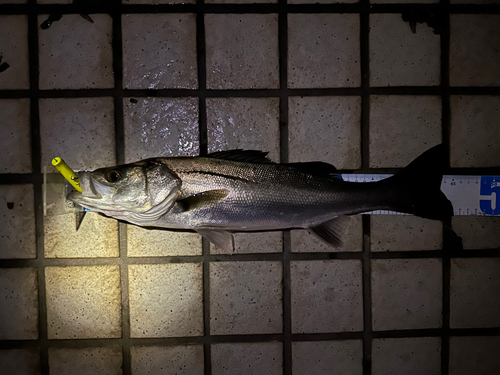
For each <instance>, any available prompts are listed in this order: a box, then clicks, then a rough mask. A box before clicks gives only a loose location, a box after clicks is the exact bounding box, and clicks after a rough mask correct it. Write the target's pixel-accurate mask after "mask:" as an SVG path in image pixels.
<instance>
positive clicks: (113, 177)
mask: <svg viewBox="0 0 500 375" xmlns="http://www.w3.org/2000/svg"><path fill="white" fill-rule="evenodd" d="M121 178H122V174H121V172H120V171H117V170H115V169H113V170H111V171H109V172H108V173H107V174H106V180H108V181H109V182H117V181H120V180H121Z"/></svg>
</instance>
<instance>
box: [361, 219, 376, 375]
mask: <svg viewBox="0 0 500 375" xmlns="http://www.w3.org/2000/svg"><path fill="white" fill-rule="evenodd" d="M362 220H363V261H362V267H363V323H364V331H363V374H364V375H369V374H371V372H372V369H371V364H372V338H373V330H372V296H371V249H370V216H369V215H363V217H362Z"/></svg>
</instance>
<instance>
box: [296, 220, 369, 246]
mask: <svg viewBox="0 0 500 375" xmlns="http://www.w3.org/2000/svg"><path fill="white" fill-rule="evenodd" d="M291 239H292V252H294V253H335V252H339V251H349V252H351V251H352V252H354V251H363V224H362V219H361V215H356V216H352V217H351V221H350V223H349V226H348V227H347V229H346V233H345V236H344V239H343V240H344V245H343V246H342V247H340V248H336V247H333V246H330V245H328V244H327V243H325V242H324V241H322V240H320V239H319V238H318V237H316V236H315V235H312V234H310V233H309V232H307V231H306V230H302V229H299V230H292V231H291Z"/></svg>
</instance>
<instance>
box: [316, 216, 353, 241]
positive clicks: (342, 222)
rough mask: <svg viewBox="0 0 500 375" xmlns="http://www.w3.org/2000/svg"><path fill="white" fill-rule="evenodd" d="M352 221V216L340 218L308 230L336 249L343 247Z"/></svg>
mask: <svg viewBox="0 0 500 375" xmlns="http://www.w3.org/2000/svg"><path fill="white" fill-rule="evenodd" d="M350 220H351V217H350V216H338V217H336V218H333V219H331V220H329V221H326V222H324V223H321V224H320V225H317V226H315V227H311V228H308V230H309V232H311V233H312V234H314V235H315V236H317V237H319V238H320V239H321V240H323V241H324V242H326V243H328V244H330V245H333V246H335V247H341V246H342V244H343V240H342V239H343V237H344V234H345V231H346V229H347V226H348V225H349V222H350Z"/></svg>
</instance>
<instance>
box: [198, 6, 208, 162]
mask: <svg viewBox="0 0 500 375" xmlns="http://www.w3.org/2000/svg"><path fill="white" fill-rule="evenodd" d="M197 6H198V9H199V12H198V14H197V15H196V58H197V66H198V90H196V95H197V96H198V98H199V99H198V100H199V103H198V106H199V112H198V113H199V118H198V126H199V137H200V140H199V142H200V155H201V156H204V155H206V154H207V153H208V138H207V108H206V107H207V103H206V101H207V99H206V98H207V67H206V64H207V63H206V53H205V52H206V50H205V19H204V17H205V16H204V13H203V8H204V2H203V0H197Z"/></svg>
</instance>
